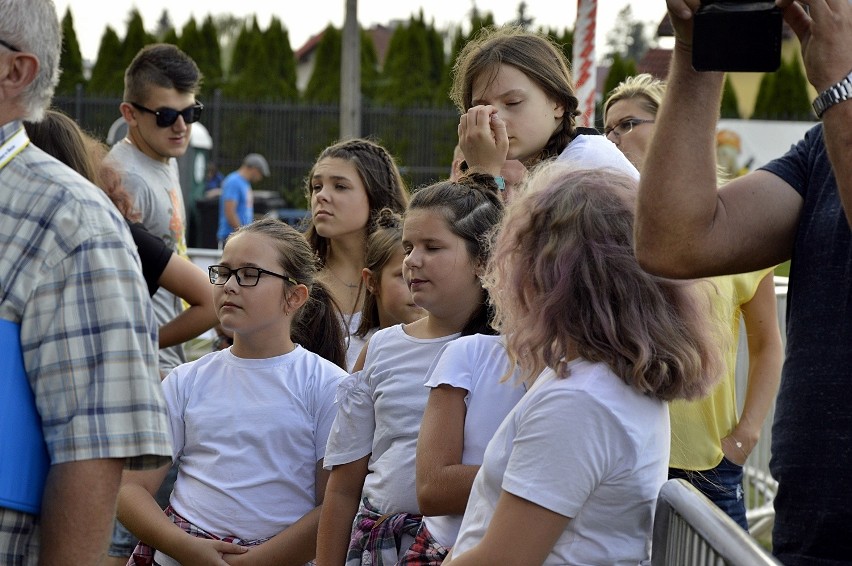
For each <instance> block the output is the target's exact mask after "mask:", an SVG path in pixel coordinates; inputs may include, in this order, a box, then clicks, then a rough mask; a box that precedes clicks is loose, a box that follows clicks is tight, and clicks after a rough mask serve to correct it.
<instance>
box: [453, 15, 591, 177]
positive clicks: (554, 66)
mask: <svg viewBox="0 0 852 566" xmlns="http://www.w3.org/2000/svg"><path fill="white" fill-rule="evenodd" d="M501 65H511V66H512V67H515V68H516V69H518V70H519V71H521V72H522V73H524V74H525V75H526V76H527V77H528V78H529V79H530V80H531V81H532V82H533V83H535V84H536V85H538V87H539V88H541V89H542V90H543V91H544V93H545V94H546V95H547V97H548V98H549V99H550V100H552V101H554V102H556V103H557V104H560V105H562V107H563V108H564V109H565V114H564V115H563V116H562V124H561V125H560V127H559V128H557V129H556V131H555V132H553V135H551V136H550V139H549V140H548V142H547V144H546V145H545V146H544V148H542V150H541V153H540V154H539V155H538V157H537V158H536V159H534V160H533V161H534V162H538V161H541V160H544V159H548V158H550V157H556V156H558V155H559V154H560V153H562V150H564V149H565V147H566V146H567V145H568V144H569V143H570V142H571V140H572V139H573V138H574V128H575V118H576V116H578V115H579V114H580V112H579V111H578V110H577V107H578V106H579V104H580V103H579V100H578V99H577V95H576V92H575V91H574V84H573V83H572V81H571V71H570V65H569V63H568V59H567V58H566V57H565V53H564V52H563V51H562V49H561V47H560V46H559V45H557V44H556V43H555V42H554V41H553V40H552V39H550V38H549V37H548V36H546V35H543V34H540V33H534V32H530V31H526V30H524V29H523V28H520V27H516V26H503V27H487V28H483V29H482V30H480V32H479V33H478V34H477V35H476V37H474V38H473V39H472V40H471V41H469V42H468V43H467V44H465V46H464V48H462V50H461V52H460V53H459V56H458V58H457V59H456V63H455V65H454V66H453V84H452V87H451V88H450V99H451V100H452V101H453V103H455V105H456V107H457V108H458V109H459V111H460V112H467V111H468V110H469V109H470V108H471V107H472V106H473V83H474V82H476V80H477V79H478V78H479V77H480V76H487V77H488V81H489V84H490V82H491V81H493V80H494V79H495V78H496V76H497V72H498V71H499V70H500V66H501Z"/></svg>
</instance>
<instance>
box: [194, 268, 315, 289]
mask: <svg viewBox="0 0 852 566" xmlns="http://www.w3.org/2000/svg"><path fill="white" fill-rule="evenodd" d="M207 273H208V275H209V276H210V282H211V283H213V284H214V285H224V284H225V283H227V282H228V279H230V278H231V275H233V276H234V277H236V278H237V285H239V286H240V287H254V286H255V285H257V283H258V281H260V276H261V275H263V274H265V275H272V276H273V277H278V278H279V279H283V280H284V281H288V282H289V283H292V284H293V285H298V284H299V282H298V281H296V280H295V279H293V278H292V277H290V276H289V275H281V274H280V273H273V272H271V271H267V270H265V269H261V268H259V267H238V268H237V269H231V268H230V267H228V266H225V265H211V266H210V267H208V268H207Z"/></svg>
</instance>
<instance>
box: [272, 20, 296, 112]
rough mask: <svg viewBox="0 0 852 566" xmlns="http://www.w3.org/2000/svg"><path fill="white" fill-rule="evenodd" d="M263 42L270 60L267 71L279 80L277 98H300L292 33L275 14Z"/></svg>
mask: <svg viewBox="0 0 852 566" xmlns="http://www.w3.org/2000/svg"><path fill="white" fill-rule="evenodd" d="M263 42H264V44H265V46H266V57H267V61H268V66H267V68H268V71H267V73H268V74H270V75H272V76H273V77H275V79H276V80H277V81H278V82H279V86H280V92H279V93H278V96H277V98H278V99H280V100H291V101H292V100H296V99H298V98H299V90H298V88H297V87H296V57H295V56H294V55H293V49H292V48H291V47H290V35H289V33H288V32H287V30H286V29H285V28H284V26H283V25H282V24H281V20H279V19H278V18H276V17H274V16H273V18H272V21H271V22H270V23H269V27H268V28H266V32H264V34H263Z"/></svg>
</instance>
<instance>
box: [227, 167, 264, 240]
mask: <svg viewBox="0 0 852 566" xmlns="http://www.w3.org/2000/svg"><path fill="white" fill-rule="evenodd" d="M268 176H269V164H268V163H267V162H266V158H265V157H263V156H262V155H260V154H259V153H249V154H248V155H246V156H245V157H244V158H243V163H242V165H240V168H239V169H237V170H236V171H234V172H233V173H231V174H230V175H228V176H227V177H225V180H224V181H223V182H222V194H221V196H220V197H219V229H218V230H217V232H216V239H218V240H219V248H220V249H221V248H222V244H224V242H225V239H227V237H228V235H229V234H230V233H231V232H233V231H234V230H236V229H237V228H239V227H240V226H242V225H244V224H248V223H250V222H251V221H252V220H253V219H254V199H253V198H252V191H251V184H252V183H257V182H258V181H260V180H261V179H263V178H264V177H268Z"/></svg>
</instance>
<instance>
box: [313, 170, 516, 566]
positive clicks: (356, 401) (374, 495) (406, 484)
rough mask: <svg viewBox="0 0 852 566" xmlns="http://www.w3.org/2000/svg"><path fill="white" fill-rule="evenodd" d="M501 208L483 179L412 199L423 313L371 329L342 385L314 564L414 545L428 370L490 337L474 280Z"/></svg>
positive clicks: (389, 555)
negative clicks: (447, 349)
mask: <svg viewBox="0 0 852 566" xmlns="http://www.w3.org/2000/svg"><path fill="white" fill-rule="evenodd" d="M502 211H503V204H502V201H501V199H500V196H499V195H498V193H497V186H496V184H495V183H494V181H493V179H492V178H491V177H490V176H489V175H482V174H479V175H473V176H467V177H464V178H462V179H461V180H460V181H458V182H452V181H444V182H439V183H436V184H434V185H431V186H429V187H426V188H423V189H421V190H419V191H417V192H416V193H415V194H414V196H413V197H412V200H411V204H410V205H409V207H408V210H407V211H406V214H405V220H404V222H403V234H402V246H403V249H404V250H405V260H404V261H403V277H404V278H405V281H406V282H407V284H408V288H409V290H410V292H411V295H412V297H413V299H414V302H415V303H416V304H417V305H418V306H420V307H422V308H423V309H424V310H425V311H426V313H427V314H426V316H425V317H423V318H421V319H420V320H417V321H415V322H412V323H410V324H401V325H396V326H392V327H390V328H386V329H383V330H379V331H378V332H376V333H375V334H374V335H373V336H372V337H371V338H370V341H369V343H368V344H367V348H366V354H365V357H364V359H363V370H361V371H359V372H358V373H355V374H353V375H352V376H350V378H349V379H347V380H346V381H345V382H344V384H342V385H341V387H340V392H339V394H338V397H339V399H338V401H339V402H338V413H337V419H336V420H335V424H334V428H333V430H332V434H331V435H330V437H329V445H328V451H327V453H326V461H325V464H326V466H327V467H331V469H332V471H331V478H330V480H329V485H328V489H327V492H326V505H327V507H325V509H324V511H323V513H322V517H321V519H320V530H319V538H318V547H317V563H318V564H319V565H334V566H339V565H340V564H343V563H346V564H347V565H358V564H362V563H367V564H376V565H378V564H396V563H397V561H398V560H399V558H400V557H401V554H402V553H404V552H405V551H406V550H407V548H408V546H409V545H410V543H411V541H412V540H413V537H414V534H415V533H416V532H417V529H418V527H419V525H420V510H419V507H418V505H417V498H416V496H415V488H414V474H415V469H414V460H415V451H416V443H417V433H418V430H419V428H420V420H421V417H422V414H423V407H424V405H425V404H426V398H427V395H428V390H427V389H426V387H424V383H425V376H426V372H427V370H428V369H429V366H430V365H431V364H432V361H433V360H434V359H435V356H436V355H437V354H438V352H439V350H440V349H441V348H442V347H443V346H444V345H445V344H447V343H448V342H450V341H452V340H454V339H456V338H458V337H459V336H462V335H468V334H475V333H480V332H485V333H489V332H493V330H491V327H490V324H489V311H488V307H487V294H486V292H485V291H484V290H483V288H482V284H481V282H480V276H481V275H482V274H483V272H484V269H485V265H486V261H487V259H488V246H487V245H486V241H485V236H486V235H487V234H488V233H489V232H490V231H491V230H492V229H493V228H494V227H495V226H497V224H498V222H499V221H500V218H501V216H502ZM359 365H360V364H359ZM356 367H357V365H356ZM353 520H354V521H353Z"/></svg>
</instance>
